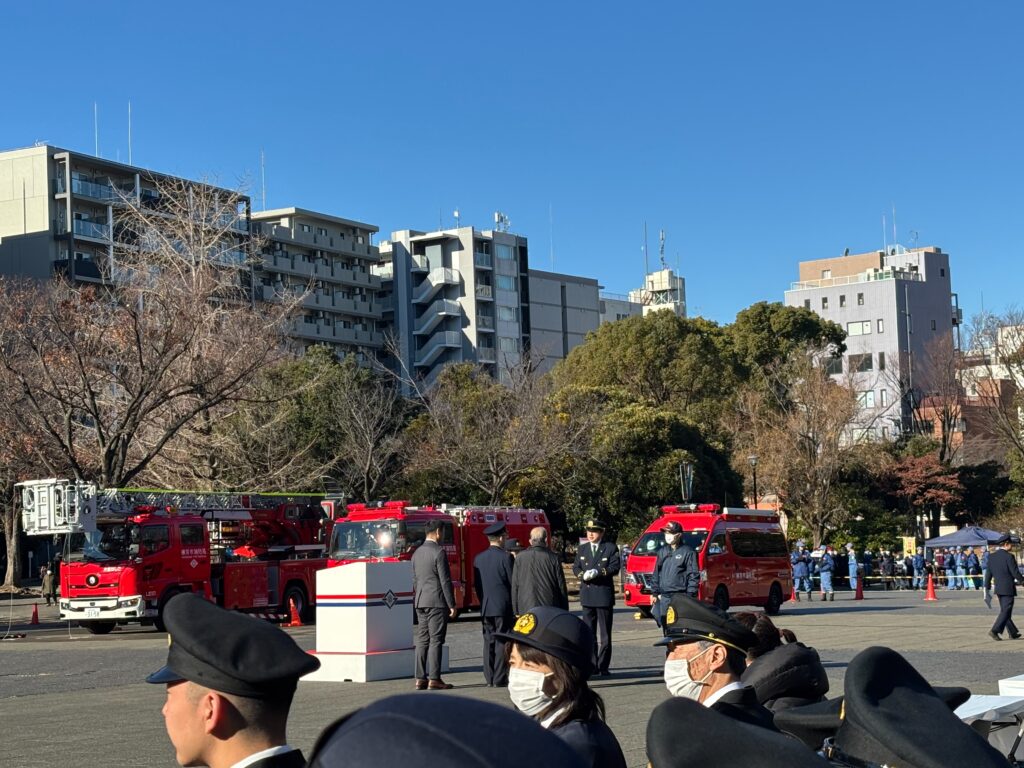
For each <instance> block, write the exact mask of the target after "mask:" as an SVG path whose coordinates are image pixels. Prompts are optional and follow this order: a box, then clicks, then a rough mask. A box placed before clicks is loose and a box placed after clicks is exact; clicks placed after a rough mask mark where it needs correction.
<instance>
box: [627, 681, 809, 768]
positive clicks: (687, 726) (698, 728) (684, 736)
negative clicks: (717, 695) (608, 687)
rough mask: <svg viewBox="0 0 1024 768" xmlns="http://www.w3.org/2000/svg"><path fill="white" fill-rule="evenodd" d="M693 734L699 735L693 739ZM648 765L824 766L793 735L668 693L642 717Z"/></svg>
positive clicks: (661, 767) (687, 767)
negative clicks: (644, 722) (649, 714)
mask: <svg viewBox="0 0 1024 768" xmlns="http://www.w3.org/2000/svg"><path fill="white" fill-rule="evenodd" d="M694 734H699V737H695V736H694ZM647 759H648V760H649V761H650V764H651V766H652V768H690V766H694V765H702V766H717V768H750V767H751V766H758V768H827V766H828V765H829V763H828V762H827V761H825V760H823V759H822V758H820V757H818V756H817V755H816V754H815V753H814V751H813V750H811V749H808V748H807V747H805V746H804V745H803V744H801V743H800V742H799V741H797V740H796V739H791V738H789V737H788V736H783V735H782V734H781V733H775V732H773V731H771V730H769V729H767V728H761V727H758V726H755V725H750V724H748V723H742V722H740V721H738V720H735V719H733V718H731V717H726V716H725V715H723V714H720V713H719V712H715V711H714V710H713V709H709V708H708V707H705V706H704V705H703V704H699V703H698V702H696V701H690V700H689V699H684V698H681V697H677V696H673V697H672V698H670V699H668V700H666V701H663V702H662V703H661V704H659V705H658V706H657V707H655V708H654V711H653V712H652V713H651V717H650V720H648V721H647Z"/></svg>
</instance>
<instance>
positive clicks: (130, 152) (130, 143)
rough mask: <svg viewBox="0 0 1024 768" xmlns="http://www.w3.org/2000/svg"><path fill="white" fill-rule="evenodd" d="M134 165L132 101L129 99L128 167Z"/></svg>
mask: <svg viewBox="0 0 1024 768" xmlns="http://www.w3.org/2000/svg"><path fill="white" fill-rule="evenodd" d="M131 164H132V100H131V99H128V165H131Z"/></svg>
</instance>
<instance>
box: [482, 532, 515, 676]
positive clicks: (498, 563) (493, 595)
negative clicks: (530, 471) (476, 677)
mask: <svg viewBox="0 0 1024 768" xmlns="http://www.w3.org/2000/svg"><path fill="white" fill-rule="evenodd" d="M484 535H485V536H486V537H487V540H488V542H490V546H489V547H487V549H485V550H484V551H483V552H481V553H480V554H478V555H477V556H476V557H475V558H473V588H474V589H475V590H476V596H477V597H478V598H479V599H480V622H481V627H482V629H483V634H484V654H483V662H484V680H485V681H486V682H487V685H488V687H492V686H496V687H499V688H504V687H505V686H506V685H508V660H507V658H506V655H505V643H504V641H503V640H502V639H501V638H500V637H496V636H495V634H496V633H498V632H508V631H510V630H511V629H512V618H513V617H512V564H513V557H512V555H511V554H510V553H509V552H507V551H505V523H503V522H498V523H495V524H494V525H491V526H489V527H487V528H485V529H484Z"/></svg>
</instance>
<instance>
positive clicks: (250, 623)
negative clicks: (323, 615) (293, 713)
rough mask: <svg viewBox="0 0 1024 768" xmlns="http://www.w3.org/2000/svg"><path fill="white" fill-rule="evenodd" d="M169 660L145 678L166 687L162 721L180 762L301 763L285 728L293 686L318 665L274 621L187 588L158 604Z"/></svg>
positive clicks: (221, 765)
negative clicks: (218, 603) (221, 604)
mask: <svg viewBox="0 0 1024 768" xmlns="http://www.w3.org/2000/svg"><path fill="white" fill-rule="evenodd" d="M164 624H165V625H166V627H167V640H168V642H169V643H170V647H169V648H168V650H167V664H166V665H165V666H164V667H163V668H162V669H160V670H158V671H156V672H154V673H153V674H151V675H150V676H149V677H147V678H146V682H149V683H162V684H166V686H167V701H166V702H165V703H164V707H163V716H164V724H165V725H166V727H167V735H168V736H169V737H170V739H171V744H172V745H173V746H174V749H175V757H176V759H177V761H178V762H179V763H180V764H181V765H206V766H209V767H210V768H229V767H230V766H235V767H236V768H239V767H240V766H248V767H249V768H302V766H303V765H305V760H304V758H303V757H302V753H301V752H300V751H299V750H297V749H295V748H293V747H290V746H288V744H287V740H286V739H285V726H286V724H287V721H288V710H289V708H290V707H291V703H292V697H293V696H294V694H295V687H296V684H297V683H298V680H299V678H300V677H302V676H303V675H306V674H309V673H310V672H313V671H315V670H316V669H318V668H319V667H320V662H319V661H318V660H317V659H316V658H314V657H313V656H311V655H309V654H308V653H306V652H305V651H303V650H302V649H301V648H299V646H298V645H296V644H295V641H294V640H292V639H291V638H290V637H289V636H288V635H287V634H286V633H284V632H282V631H281V630H280V629H278V628H277V627H275V626H273V625H271V624H268V623H266V622H265V621H261V620H259V619H254V618H252V617H250V616H246V615H244V614H241V613H234V612H232V611H225V610H224V609H223V608H219V607H217V606H216V605H214V604H213V603H211V602H209V601H208V600H206V599H204V598H202V597H200V596H199V595H196V594H193V593H185V594H181V595H177V596H176V597H173V598H171V600H170V601H169V602H168V603H167V607H166V608H165V609H164Z"/></svg>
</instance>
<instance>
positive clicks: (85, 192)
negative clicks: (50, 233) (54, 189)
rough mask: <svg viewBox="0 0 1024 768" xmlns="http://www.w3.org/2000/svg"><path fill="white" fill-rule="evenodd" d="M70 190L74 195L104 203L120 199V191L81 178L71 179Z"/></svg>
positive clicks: (107, 185)
mask: <svg viewBox="0 0 1024 768" xmlns="http://www.w3.org/2000/svg"><path fill="white" fill-rule="evenodd" d="M61 191H63V190H61ZM71 191H72V192H74V193H75V194H76V195H81V196H82V197H91V198H92V199H93V200H102V201H103V202H105V203H109V202H112V201H114V200H120V199H121V193H120V191H118V190H116V189H114V188H113V187H112V186H110V185H109V184H97V183H96V182H94V181H84V180H83V179H71ZM127 194H131V193H127Z"/></svg>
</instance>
